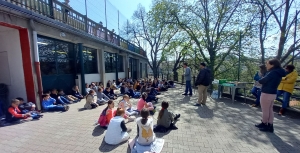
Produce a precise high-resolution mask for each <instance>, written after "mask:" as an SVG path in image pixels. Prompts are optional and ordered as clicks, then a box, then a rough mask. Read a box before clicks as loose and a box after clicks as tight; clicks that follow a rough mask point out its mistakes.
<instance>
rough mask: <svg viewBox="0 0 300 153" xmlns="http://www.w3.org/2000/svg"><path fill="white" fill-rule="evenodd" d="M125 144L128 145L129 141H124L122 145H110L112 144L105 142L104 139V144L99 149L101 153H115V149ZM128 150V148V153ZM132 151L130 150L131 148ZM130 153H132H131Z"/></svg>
mask: <svg viewBox="0 0 300 153" xmlns="http://www.w3.org/2000/svg"><path fill="white" fill-rule="evenodd" d="M125 143H128V141H124V142H122V143H120V144H117V145H110V144H107V143H106V142H105V141H104V138H103V139H102V143H101V145H100V147H99V150H100V151H101V152H110V151H113V150H114V149H116V148H118V147H119V146H121V145H123V144H125ZM128 148H129V147H128ZM128 148H127V152H128ZM129 150H130V148H129ZM129 153H130V152H129Z"/></svg>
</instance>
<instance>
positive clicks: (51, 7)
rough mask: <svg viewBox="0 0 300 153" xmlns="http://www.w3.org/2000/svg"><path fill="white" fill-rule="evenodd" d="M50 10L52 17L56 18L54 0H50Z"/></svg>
mask: <svg viewBox="0 0 300 153" xmlns="http://www.w3.org/2000/svg"><path fill="white" fill-rule="evenodd" d="M48 2H49V11H50V18H52V19H54V13H53V12H54V8H53V0H49V1H48Z"/></svg>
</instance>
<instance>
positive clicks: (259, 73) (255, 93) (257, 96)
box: [251, 65, 267, 107]
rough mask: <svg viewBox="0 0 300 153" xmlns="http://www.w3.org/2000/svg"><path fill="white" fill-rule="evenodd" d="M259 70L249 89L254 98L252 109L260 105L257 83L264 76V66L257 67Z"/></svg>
mask: <svg viewBox="0 0 300 153" xmlns="http://www.w3.org/2000/svg"><path fill="white" fill-rule="evenodd" d="M259 68H260V70H259V71H258V72H257V73H256V74H255V76H254V78H253V79H254V81H255V82H254V86H253V88H252V89H251V93H252V94H253V95H254V96H255V98H256V101H255V104H252V107H258V106H259V105H260V95H261V86H262V85H261V84H260V83H259V82H258V81H259V80H260V79H261V78H262V77H263V76H265V74H266V72H267V69H266V66H265V65H260V66H259Z"/></svg>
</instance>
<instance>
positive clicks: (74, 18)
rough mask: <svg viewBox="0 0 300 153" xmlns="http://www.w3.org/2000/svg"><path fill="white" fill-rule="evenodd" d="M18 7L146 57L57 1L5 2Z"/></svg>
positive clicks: (140, 49) (137, 48)
mask: <svg viewBox="0 0 300 153" xmlns="http://www.w3.org/2000/svg"><path fill="white" fill-rule="evenodd" d="M5 1H7V2H10V3H12V4H14V5H17V6H19V7H22V8H25V9H27V10H30V11H32V12H35V13H38V14H41V15H43V16H46V17H48V18H51V19H54V20H56V21H59V22H61V23H64V24H67V25H69V26H72V27H74V28H75V29H78V30H80V31H84V32H86V33H88V34H89V35H92V36H95V37H97V38H99V39H102V40H105V41H107V42H108V43H111V44H114V45H117V46H120V47H121V48H123V49H126V50H130V51H132V52H134V53H137V54H140V55H142V56H144V57H147V55H146V52H145V51H144V50H143V49H142V48H140V47H137V46H135V45H134V44H132V43H130V42H129V41H127V40H125V39H123V38H122V37H120V36H119V35H117V34H115V33H114V31H110V30H108V29H107V28H106V27H104V26H103V25H102V23H96V22H95V21H93V20H91V19H89V18H87V16H86V15H82V14H80V13H79V12H77V11H75V10H74V9H72V8H71V7H70V6H67V5H65V4H63V3H61V2H59V1H57V0H5Z"/></svg>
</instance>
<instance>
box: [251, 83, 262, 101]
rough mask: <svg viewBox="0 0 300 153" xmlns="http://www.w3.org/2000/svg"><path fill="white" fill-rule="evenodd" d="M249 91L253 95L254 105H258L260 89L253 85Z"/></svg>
mask: <svg viewBox="0 0 300 153" xmlns="http://www.w3.org/2000/svg"><path fill="white" fill-rule="evenodd" d="M251 93H252V94H253V95H254V96H255V98H256V101H255V105H260V95H261V89H260V88H257V87H253V88H252V89H251Z"/></svg>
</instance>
